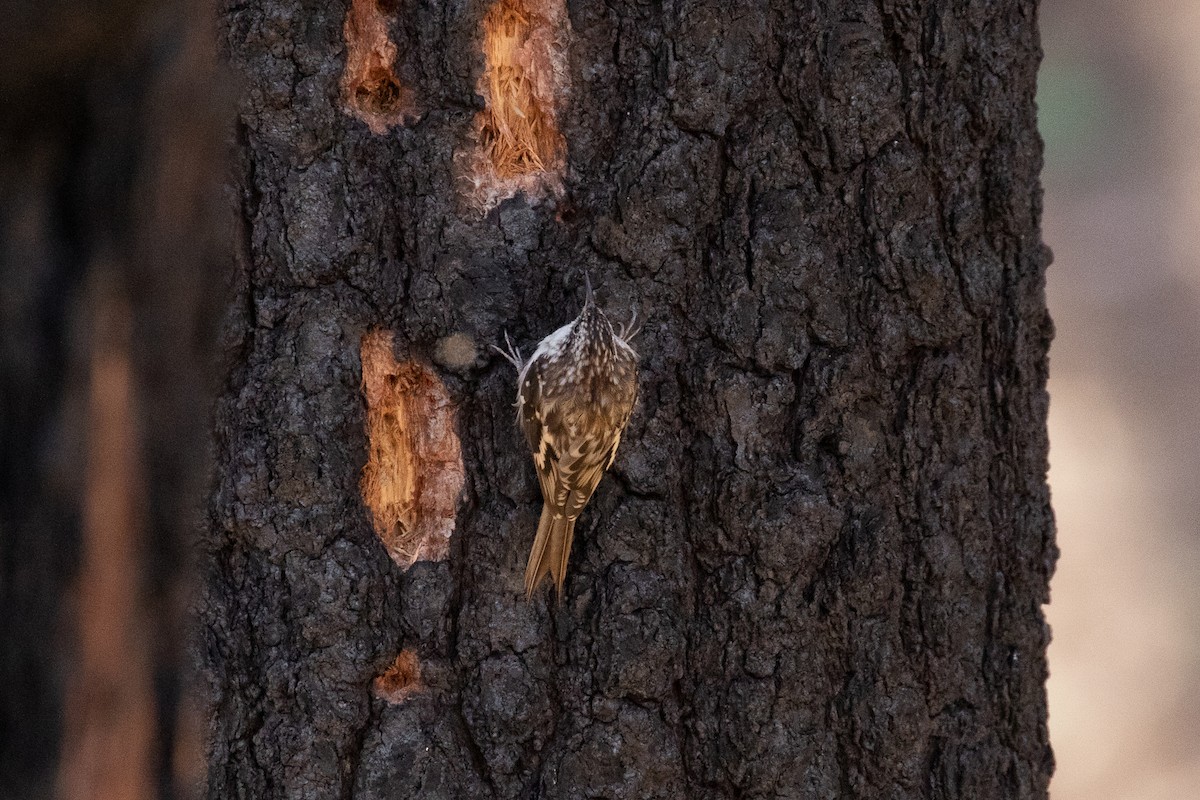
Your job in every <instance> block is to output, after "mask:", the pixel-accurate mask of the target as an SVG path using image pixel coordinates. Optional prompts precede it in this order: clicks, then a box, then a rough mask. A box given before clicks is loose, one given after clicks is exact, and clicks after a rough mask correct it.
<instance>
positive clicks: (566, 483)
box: [496, 281, 638, 599]
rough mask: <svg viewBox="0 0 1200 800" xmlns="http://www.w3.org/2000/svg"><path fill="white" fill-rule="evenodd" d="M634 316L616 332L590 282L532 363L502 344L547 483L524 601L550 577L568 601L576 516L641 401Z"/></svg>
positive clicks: (521, 417) (523, 423)
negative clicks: (571, 315)
mask: <svg viewBox="0 0 1200 800" xmlns="http://www.w3.org/2000/svg"><path fill="white" fill-rule="evenodd" d="M634 321H635V320H633V319H631V320H630V323H629V325H626V326H622V327H621V329H620V330H619V331H615V330H613V326H612V323H610V322H609V321H608V317H606V316H605V315H604V312H602V311H601V310H600V309H599V308H598V307H597V306H596V304H595V302H594V300H593V297H592V286H591V282H590V281H589V282H588V285H587V299H586V301H585V302H584V305H583V311H581V312H580V314H579V317H578V318H577V319H576V320H575V321H574V322H571V323H569V324H567V325H564V326H563V327H561V328H559V329H558V330H556V331H555V332H554V333H552V334H550V335H549V336H547V337H546V338H545V339H543V340H542V341H541V343H540V344H538V346H537V350H535V351H534V353H533V356H532V357H531V358H530V359H529V361H522V359H521V354H520V352H519V351H517V350H516V349H515V348H513V346H512V343H511V342H510V343H509V345H508V347H509V350H508V352H507V353H505V352H504V351H502V350H499V348H496V349H497V351H498V352H500V353H501V354H502V355H503V356H504V357H505V358H507V359H508V360H509V361H511V362H512V364H513V366H515V367H516V368H517V372H518V377H517V403H516V406H517V424H518V425H519V426H520V427H521V430H522V431H524V433H525V438H526V439H527V440H528V441H529V448H530V449H531V450H532V451H533V463H534V465H535V466H536V467H537V473H538V480H539V481H540V483H541V485H542V500H543V505H542V518H541V521H539V522H538V529H537V537H536V538H535V539H534V540H533V549H532V550H531V551H530V553H529V565H528V566H527V567H526V569H525V596H526V598H528V597H531V596H532V595H533V590H534V589H536V588H537V585H538V583H540V582H541V580H542V578H543V577H544V576H545V575H547V574H549V575H551V576H552V577H553V578H554V585H555V587H556V589H557V590H558V597H559V599H561V598H562V591H563V581H564V580H566V576H567V560H568V559H569V558H570V555H571V540H572V539H573V538H574V536H575V520H576V519H578V518H579V514H580V512H582V511H583V507H584V506H586V505H587V502H588V500H590V499H591V497H592V492H593V491H595V489H596V485H597V484H598V483H600V478H601V476H602V475H603V474H604V472H605V470H607V469H608V468H609V467H611V466H612V463H613V460H614V459H615V458H616V455H617V445H618V444H620V442H621V432H622V431H624V430H625V425H626V423H628V422H629V415H630V414H631V413H632V412H633V404H634V401H635V400H636V399H637V361H638V356H637V353H635V352H634V350H633V348H632V347H630V346H629V341H630V340H631V339H633V337H634V336H636V335H637V331H636V329H635V328H634ZM506 338H507V337H506Z"/></svg>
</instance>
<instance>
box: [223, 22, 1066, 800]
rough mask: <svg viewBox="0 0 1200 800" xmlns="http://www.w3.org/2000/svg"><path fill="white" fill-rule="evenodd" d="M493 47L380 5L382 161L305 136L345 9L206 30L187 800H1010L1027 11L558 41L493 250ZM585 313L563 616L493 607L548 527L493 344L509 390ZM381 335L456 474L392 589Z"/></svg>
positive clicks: (1028, 404)
mask: <svg viewBox="0 0 1200 800" xmlns="http://www.w3.org/2000/svg"><path fill="white" fill-rule="evenodd" d="M487 9H488V4H487V3H484V2H476V1H475V0H468V2H465V3H459V4H417V3H411V4H410V3H400V4H399V8H398V9H397V10H396V13H395V16H394V18H393V21H392V23H391V26H390V32H391V36H392V40H393V41H395V42H396V43H397V48H398V51H400V52H402V53H404V54H405V56H404V68H405V70H406V72H405V80H406V86H411V87H412V89H413V91H414V93H415V96H416V98H417V100H416V102H417V103H418V104H419V105H420V107H421V108H422V109H423V110H424V113H423V116H422V117H421V119H420V121H419V122H415V123H412V124H409V125H406V126H401V127H396V128H393V129H391V130H390V131H388V132H387V133H386V134H385V135H375V134H373V133H372V132H371V131H370V130H369V129H368V128H367V126H366V125H364V124H363V123H362V122H361V121H359V120H356V119H355V118H353V117H351V116H348V115H346V114H344V113H343V112H342V110H341V109H340V107H339V103H338V96H339V80H340V76H341V74H342V68H343V58H344V48H343V44H342V30H343V22H344V16H343V15H344V13H345V8H344V7H342V6H341V5H337V4H334V5H329V4H311V3H309V4H301V3H294V2H285V1H283V0H269V2H265V3H261V4H255V5H249V6H247V5H241V4H230V5H229V6H228V7H227V9H226V11H225V12H224V17H223V23H224V37H225V38H224V47H225V49H226V52H227V56H228V58H229V60H230V61H231V62H232V64H233V65H234V66H235V68H236V69H237V70H239V71H240V72H241V73H242V75H243V77H244V81H245V86H246V91H245V93H244V96H243V100H242V104H241V108H240V130H239V153H240V165H239V173H240V176H239V178H238V181H237V191H238V192H239V194H240V210H241V220H240V228H239V247H238V261H239V277H238V281H239V284H240V289H239V301H238V305H237V308H236V313H235V315H234V318H233V319H231V321H230V323H229V326H228V332H229V334H230V335H229V340H230V341H231V342H233V345H232V347H233V352H232V356H233V359H234V364H235V366H234V367H233V369H232V371H231V373H230V375H229V379H228V383H227V386H226V387H225V391H224V395H223V398H222V400H221V401H220V404H219V409H218V412H217V417H216V432H217V461H218V480H217V484H216V487H215V493H214V497H213V501H212V505H211V514H212V526H211V538H210V542H209V548H210V553H211V559H210V566H209V572H208V575H207V578H206V585H207V595H206V601H205V604H206V612H205V614H206V631H207V634H206V652H207V654H208V668H209V672H210V678H211V681H212V690H213V695H212V697H213V703H214V705H213V712H214V715H215V718H214V729H213V739H212V752H211V753H210V767H209V769H210V772H209V779H210V784H209V794H210V796H211V797H213V798H223V797H289V798H314V799H315V798H347V797H353V798H361V799H363V800H366V799H367V798H392V797H418V796H419V797H423V798H439V797H444V798H461V797H484V798H486V797H495V798H529V797H538V798H547V799H548V798H584V797H610V798H634V797H637V798H656V797H661V798H678V797H697V798H732V797H747V798H753V797H813V798H818V797H819V798H844V797H862V798H911V797H923V798H952V797H972V798H1038V797H1045V796H1046V785H1047V782H1048V780H1049V775H1050V772H1051V769H1052V756H1051V753H1050V748H1049V743H1048V739H1047V732H1046V711H1045V695H1044V691H1043V682H1044V679H1045V677H1046V666H1045V659H1044V651H1045V647H1046V644H1047V639H1048V631H1047V628H1046V626H1045V624H1044V622H1043V619H1042V614H1041V610H1040V607H1041V604H1043V603H1044V602H1046V601H1047V599H1048V597H1047V584H1048V580H1049V576H1050V572H1051V570H1052V568H1053V563H1054V558H1055V554H1056V553H1055V549H1054V545H1053V523H1052V518H1051V513H1050V508H1049V498H1048V494H1047V489H1046V484H1045V472H1046V448H1047V443H1046V434H1045V419H1046V404H1047V396H1046V393H1045V388H1044V387H1045V378H1046V350H1047V347H1048V343H1049V340H1050V336H1051V325H1050V322H1049V319H1048V316H1047V314H1046V310H1045V302H1044V297H1043V275H1044V269H1045V266H1046V264H1047V263H1048V252H1047V251H1046V250H1045V248H1044V247H1043V246H1042V245H1041V242H1040V235H1039V230H1038V221H1039V216H1040V203H1041V201H1040V189H1039V186H1038V181H1037V176H1038V170H1039V169H1040V165H1041V146H1040V142H1039V140H1038V137H1037V133H1036V130H1035V116H1034V104H1033V96H1034V86H1035V73H1036V68H1037V63H1038V59H1039V54H1040V53H1039V47H1038V40H1037V29H1036V21H1035V10H1036V4H1035V3H1033V2H1018V3H1009V4H985V3H949V2H907V3H903V2H888V0H881V2H879V3H876V4H860V3H845V4H841V3H820V4H792V3H784V2H777V1H773V2H770V3H728V2H716V1H715V0H713V1H712V2H680V3H662V4H657V3H651V4H643V3H633V2H621V1H620V0H613V1H612V2H607V3H603V2H590V1H587V0H585V1H582V2H572V3H570V4H568V14H569V17H570V30H571V39H570V42H569V46H568V50H567V55H568V63H569V70H568V79H569V81H570V95H569V101H568V102H567V104H566V105H565V106H564V108H563V109H562V112H561V114H560V115H559V118H558V122H559V129H560V131H561V133H562V134H563V136H564V137H565V139H566V142H567V148H568V159H567V162H568V167H567V170H566V173H565V176H564V181H563V183H564V192H565V195H564V197H563V198H562V199H561V200H560V201H558V202H557V203H550V202H547V203H543V204H541V205H536V206H532V207H531V205H530V204H529V203H528V202H527V201H526V200H525V199H524V198H522V197H517V198H515V199H513V200H510V201H508V202H506V203H504V204H502V205H501V206H500V207H499V208H498V209H496V210H494V211H492V212H491V213H490V214H488V215H486V216H484V215H481V214H479V213H477V212H475V211H474V210H472V209H471V208H470V207H469V205H468V203H466V202H465V201H463V200H462V194H461V193H462V191H463V186H462V185H461V184H460V183H459V182H457V179H456V174H455V155H456V152H459V151H461V149H462V148H466V147H470V146H471V141H472V135H473V127H472V126H473V125H474V120H475V116H476V114H477V112H478V110H479V107H480V104H481V99H480V98H479V97H477V95H476V94H475V87H476V86H477V85H478V83H479V76H480V74H481V71H482V69H483V55H482V52H481V34H480V24H481V20H482V19H483V17H484V15H485V14H486V12H487ZM583 270H587V271H588V272H589V273H590V275H591V279H592V282H593V283H594V284H595V285H596V286H597V293H598V296H599V299H600V302H601V304H602V305H604V306H605V307H607V308H608V309H610V311H612V313H613V315H614V316H616V317H617V318H621V317H622V316H623V315H624V312H625V309H627V308H629V307H630V306H631V305H632V304H636V305H637V306H638V307H639V308H640V309H641V311H642V312H643V314H644V315H645V316H646V317H648V324H647V325H646V328H645V331H644V332H643V334H642V335H641V337H640V338H639V339H638V346H639V349H640V351H641V352H642V354H643V361H642V378H641V396H640V401H639V406H638V408H637V410H636V411H635V413H634V416H633V420H632V422H631V423H630V428H629V430H628V431H627V433H626V436H625V439H624V442H625V443H624V444H623V446H622V449H621V451H620V454H619V456H618V458H617V461H616V465H615V466H614V468H613V470H612V471H611V473H610V474H609V476H608V477H607V478H606V479H605V480H604V481H603V482H602V483H601V485H600V488H599V490H598V492H597V494H596V497H595V498H594V499H593V501H592V503H591V506H590V507H589V509H588V510H587V511H586V512H585V513H584V515H583V517H582V518H581V520H580V524H579V528H578V533H577V536H576V540H575V550H574V553H573V556H572V562H571V569H570V574H569V577H568V579H567V584H566V598H565V601H564V602H563V604H562V605H560V606H556V605H555V604H554V602H553V600H552V599H551V598H550V595H548V594H545V593H542V594H539V595H538V596H537V597H536V598H535V599H534V601H533V602H525V601H524V600H523V598H522V596H521V595H522V591H521V590H522V585H521V579H522V575H523V571H524V564H525V558H526V556H527V554H528V549H529V545H530V542H531V540H532V537H533V533H534V529H535V526H536V523H537V517H538V511H539V507H540V498H539V495H538V487H537V482H536V479H535V477H534V472H533V469H532V465H531V463H530V460H529V456H528V454H527V452H526V446H525V444H524V442H523V441H522V440H521V436H520V434H519V432H518V431H517V429H516V427H515V425H514V423H513V419H512V408H511V404H512V399H513V396H514V391H515V387H514V375H513V372H512V370H511V367H509V366H508V365H507V363H506V362H505V361H504V360H503V359H501V358H500V357H499V356H497V355H495V354H494V353H492V352H490V351H489V350H488V349H487V345H489V344H491V343H494V342H499V341H501V340H502V337H503V331H505V330H507V331H508V332H510V333H511V335H512V336H513V339H514V340H515V341H516V343H517V344H519V345H521V346H523V347H524V348H525V349H526V353H528V352H529V348H530V347H532V345H533V344H534V343H535V342H536V341H537V340H538V339H539V338H541V337H542V336H544V335H545V334H547V333H549V332H550V331H551V330H553V329H554V328H556V327H557V326H559V325H561V324H563V323H564V322H566V321H568V320H569V319H570V318H572V317H573V316H574V315H575V314H576V313H577V311H578V307H579V304H580V302H581V300H582V296H583V285H582V284H583V281H582V274H583ZM375 327H382V328H384V329H389V330H392V331H394V333H395V351H396V352H395V356H396V358H397V359H414V360H418V361H420V362H421V363H426V364H431V365H432V366H433V368H434V370H435V371H436V372H437V375H438V377H439V379H440V380H441V381H442V382H443V383H444V385H445V387H446V389H447V391H448V392H449V394H450V397H451V401H452V404H453V406H454V408H455V409H456V413H457V426H458V435H459V439H460V440H461V447H462V458H463V463H464V466H465V469H466V484H465V488H464V491H463V495H462V498H461V501H460V503H459V507H458V512H457V517H456V522H455V533H454V535H453V538H452V540H451V544H450V555H449V558H448V560H446V561H443V562H438V563H429V562H417V563H416V564H415V565H414V566H413V567H412V568H410V569H409V570H407V571H404V570H402V569H400V568H399V567H397V566H396V565H395V564H394V563H393V562H392V561H391V560H390V559H389V558H388V555H387V552H386V549H385V548H384V546H383V545H382V544H381V543H380V541H379V540H378V539H377V538H376V537H375V534H374V533H373V531H372V525H371V519H370V516H369V514H368V512H367V511H366V509H365V507H364V505H363V502H362V499H361V497H360V494H359V488H358V487H359V480H360V474H361V470H362V467H363V465H364V463H365V462H366V458H367V442H366V434H365V408H364V402H363V398H362V394H361V391H360V382H361V373H360V363H359V342H360V340H361V337H362V335H363V333H364V332H366V331H368V330H370V329H373V328H375ZM451 337H453V338H451ZM450 341H453V342H454V347H453V348H451V347H449V346H448V344H447V343H448V342H450ZM471 348H473V350H474V356H473V357H471V356H470V350H471ZM450 351H453V352H454V354H455V356H454V357H453V358H447V357H445V356H446V353H448V352H450ZM464 351H465V353H466V355H465V356H464ZM402 650H410V651H412V653H413V654H415V656H416V659H417V662H418V664H419V674H420V684H421V686H420V688H419V690H415V691H413V692H411V693H408V694H406V695H405V696H404V697H403V699H401V700H399V701H398V702H389V701H388V700H387V699H385V698H383V697H378V696H375V695H373V693H372V685H373V681H374V679H375V678H376V677H377V676H378V675H380V674H383V673H385V672H387V670H389V668H391V667H392V665H393V664H394V663H396V660H397V656H398V654H399V653H400V652H401V651H402Z"/></svg>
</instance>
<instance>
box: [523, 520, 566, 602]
mask: <svg viewBox="0 0 1200 800" xmlns="http://www.w3.org/2000/svg"><path fill="white" fill-rule="evenodd" d="M574 538H575V520H573V519H567V518H566V517H564V516H558V515H556V514H554V513H553V512H552V511H551V510H550V506H548V505H544V506H542V518H541V520H540V521H539V522H538V529H537V537H536V538H535V539H534V540H533V549H532V550H530V551H529V566H527V567H526V568H525V598H526V599H529V598H530V597H533V590H534V589H536V588H537V587H538V584H539V583H541V582H542V578H543V577H544V576H545V575H547V574H548V575H550V576H551V577H553V578H554V586H555V588H556V589H557V590H558V599H559V600H562V591H563V582H564V581H565V580H566V579H567V561H568V560H570V558H571V540H573V539H574Z"/></svg>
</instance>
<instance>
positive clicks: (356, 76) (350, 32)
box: [342, 0, 417, 135]
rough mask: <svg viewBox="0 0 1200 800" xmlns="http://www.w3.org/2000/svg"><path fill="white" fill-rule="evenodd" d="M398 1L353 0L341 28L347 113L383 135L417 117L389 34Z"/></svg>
mask: <svg viewBox="0 0 1200 800" xmlns="http://www.w3.org/2000/svg"><path fill="white" fill-rule="evenodd" d="M395 11H396V7H395V3H392V2H380V0H351V3H350V7H349V8H348V9H346V21H345V23H344V25H343V27H342V32H343V36H344V38H345V42H346V68H345V71H344V72H343V73H342V103H343V106H344V108H345V110H346V112H347V113H348V114H351V115H353V116H355V117H358V118H359V119H361V120H362V121H363V122H365V123H366V124H367V127H368V128H370V129H371V133H374V134H376V135H381V134H384V133H387V131H388V129H390V128H392V127H394V126H396V125H401V124H403V123H404V122H405V120H406V118H409V117H412V118H415V117H416V116H417V110H416V105H415V102H414V99H413V93H412V90H411V89H409V88H407V87H406V86H404V85H403V83H401V81H400V79H399V77H397V75H396V71H395V64H396V53H397V48H396V43H395V42H393V41H392V39H391V37H390V36H389V35H388V23H389V21H390V20H391V17H392V15H393V14H394V13H395Z"/></svg>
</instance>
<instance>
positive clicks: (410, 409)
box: [361, 330, 465, 568]
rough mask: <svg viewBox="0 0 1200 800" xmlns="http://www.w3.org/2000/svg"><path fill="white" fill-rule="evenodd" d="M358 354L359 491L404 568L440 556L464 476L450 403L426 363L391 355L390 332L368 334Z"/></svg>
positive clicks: (444, 552) (386, 543) (381, 535)
mask: <svg viewBox="0 0 1200 800" xmlns="http://www.w3.org/2000/svg"><path fill="white" fill-rule="evenodd" d="M361 355H362V371H363V394H364V395H365V397H366V401H367V439H368V453H367V464H366V466H365V467H364V468H363V474H362V482H361V489H362V495H363V500H364V502H365V503H366V505H367V507H368V508H369V509H370V510H371V517H372V520H373V522H374V525H375V532H376V534H378V535H379V538H380V540H381V541H382V542H383V544H384V546H386V547H387V550H388V553H389V554H390V555H391V557H392V559H393V560H394V561H395V562H396V563H397V564H399V565H400V566H402V567H405V568H407V567H409V566H411V565H412V564H413V563H414V562H415V561H418V560H423V561H442V560H444V559H445V558H446V556H447V555H448V553H449V548H450V535H451V533H453V531H454V517H455V512H456V510H457V505H458V497H459V493H460V492H461V491H462V486H463V480H464V477H465V472H464V469H463V462H462V448H461V446H460V444H459V440H458V434H456V433H455V430H454V411H455V409H454V406H453V404H452V403H451V401H450V396H449V394H448V393H447V392H446V388H445V387H444V386H443V385H442V382H441V381H440V380H438V378H437V376H436V375H435V374H434V373H433V371H432V370H431V369H430V368H429V367H427V366H424V365H422V364H419V363H417V362H415V361H405V362H397V361H396V358H395V355H394V354H393V351H392V334H391V333H390V332H388V331H381V330H376V331H371V332H370V333H368V334H366V335H365V336H364V337H363V339H362V350H361Z"/></svg>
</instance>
